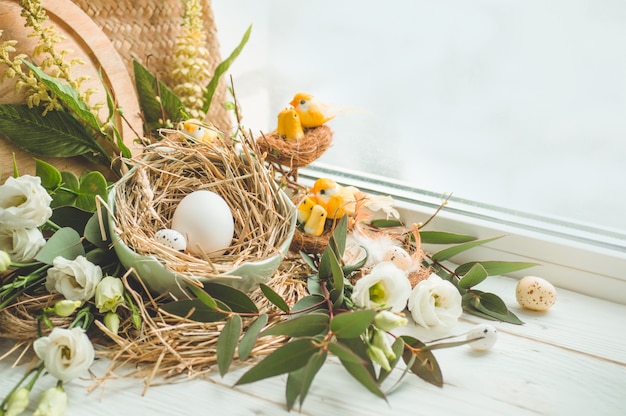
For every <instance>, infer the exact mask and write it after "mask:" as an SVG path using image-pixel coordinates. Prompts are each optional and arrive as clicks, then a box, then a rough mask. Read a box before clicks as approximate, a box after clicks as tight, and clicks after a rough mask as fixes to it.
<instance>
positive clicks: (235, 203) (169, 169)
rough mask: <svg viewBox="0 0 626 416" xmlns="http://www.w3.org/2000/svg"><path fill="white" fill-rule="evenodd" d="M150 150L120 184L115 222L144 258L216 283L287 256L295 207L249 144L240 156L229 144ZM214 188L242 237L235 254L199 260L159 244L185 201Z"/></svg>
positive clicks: (172, 144)
mask: <svg viewBox="0 0 626 416" xmlns="http://www.w3.org/2000/svg"><path fill="white" fill-rule="evenodd" d="M164 137H165V138H164V140H162V141H160V142H158V143H157V144H155V145H152V146H148V147H147V148H146V151H145V153H144V155H143V157H140V158H137V159H135V160H133V161H132V164H133V165H134V168H133V169H132V170H131V171H130V172H129V174H127V175H126V176H125V177H124V178H122V179H121V180H120V181H118V182H117V183H116V189H115V221H116V228H117V230H116V231H117V232H118V234H119V236H120V238H121V240H122V241H123V242H124V243H125V244H126V245H127V246H128V247H129V248H130V249H131V250H133V251H135V252H136V253H137V254H140V255H145V256H154V257H156V258H157V259H158V260H159V262H161V263H162V264H163V265H164V266H165V267H166V268H168V269H170V270H171V271H173V272H174V273H183V274H188V275H194V276H204V277H213V276H217V275H218V274H221V273H225V272H228V271H230V270H232V269H234V268H236V267H238V266H240V265H242V264H244V263H247V262H254V261H260V260H264V259H266V258H269V257H271V256H275V255H277V254H278V253H280V250H279V246H280V245H281V244H283V243H284V242H285V241H286V240H287V239H288V238H289V235H290V231H291V230H290V227H291V222H292V218H293V217H292V216H293V215H295V212H294V207H293V204H291V202H290V201H289V200H288V198H284V197H283V196H282V195H281V193H282V191H280V189H279V188H278V185H277V184H276V182H275V181H274V180H273V178H272V177H271V176H270V174H269V172H268V171H267V169H266V168H265V166H264V164H263V160H262V159H260V158H259V157H258V154H259V153H260V152H259V151H258V149H256V148H255V147H254V143H250V141H249V140H248V139H247V138H244V143H242V145H243V151H242V152H241V153H238V152H237V151H236V150H235V148H234V147H233V146H232V145H230V144H224V143H223V142H221V141H220V142H214V143H209V144H207V143H195V142H181V141H180V139H179V138H178V136H177V134H176V133H173V134H172V138H173V140H169V139H168V137H167V135H164ZM198 190H209V191H212V192H215V193H216V194H218V195H219V196H221V197H222V198H223V199H224V200H225V201H226V203H227V204H228V206H229V208H230V210H231V212H232V214H233V218H234V225H235V230H234V236H233V240H232V243H231V245H230V246H229V247H228V248H227V250H226V251H225V252H224V253H223V254H221V255H216V256H211V257H210V258H209V256H208V255H207V256H205V257H204V258H199V257H197V256H194V255H192V254H190V253H188V252H179V251H176V250H174V249H171V248H169V247H166V246H164V245H162V244H157V243H156V242H155V234H156V232H157V231H159V230H161V229H164V228H171V219H172V217H173V215H174V211H175V209H176V207H177V206H178V204H179V202H180V201H181V200H182V199H183V198H184V197H185V196H186V195H188V194H190V193H191V192H194V191H198Z"/></svg>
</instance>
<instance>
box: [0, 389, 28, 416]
mask: <svg viewBox="0 0 626 416" xmlns="http://www.w3.org/2000/svg"><path fill="white" fill-rule="evenodd" d="M29 395H30V391H29V390H28V389H27V388H26V387H22V388H19V389H17V390H15V391H14V392H13V393H12V394H11V396H9V401H8V402H7V410H6V411H5V412H4V413H3V415H4V416H17V415H19V414H21V413H22V412H23V411H24V410H26V408H27V407H28V401H29V397H28V396H29Z"/></svg>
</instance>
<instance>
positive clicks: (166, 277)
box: [107, 186, 296, 297]
mask: <svg viewBox="0 0 626 416" xmlns="http://www.w3.org/2000/svg"><path fill="white" fill-rule="evenodd" d="M115 190H116V187H115V186H113V187H112V188H111V190H110V191H109V196H108V201H107V202H108V206H109V209H110V210H111V213H112V214H113V215H109V218H108V223H109V229H110V232H111V240H112V242H113V248H114V250H115V253H116V254H117V256H118V258H119V260H120V262H121V263H122V264H123V265H124V267H126V268H127V269H130V268H134V269H135V270H136V271H137V274H138V275H139V276H140V278H141V280H142V281H143V282H144V283H145V284H146V286H147V287H148V288H149V289H150V291H152V292H154V293H156V294H164V293H168V292H169V293H171V294H172V295H174V296H176V297H180V296H181V295H182V296H184V295H185V294H186V293H187V294H188V292H187V291H185V287H186V285H187V283H186V282H185V279H194V280H197V281H200V282H209V281H210V282H219V283H225V284H228V285H230V286H232V287H235V288H236V289H239V290H242V291H245V292H250V291H252V290H254V289H255V288H257V287H258V285H259V283H262V282H265V281H267V280H268V279H269V278H270V277H271V276H272V275H273V274H274V273H275V272H276V270H277V269H278V267H279V266H280V264H281V262H282V261H283V255H284V254H286V253H287V251H288V250H289V245H290V244H291V240H292V238H293V234H294V230H295V228H296V215H295V206H294V204H293V202H291V200H290V199H289V197H288V196H287V194H285V193H284V192H283V191H282V190H278V195H279V197H280V198H282V199H283V202H284V203H285V206H286V207H289V209H290V210H291V212H290V213H288V215H287V216H288V218H289V219H290V225H289V231H288V233H287V235H286V237H285V239H284V241H283V242H282V243H281V244H280V246H279V247H277V248H278V251H279V253H277V254H275V255H273V256H270V257H267V258H265V259H262V260H258V261H250V262H247V263H243V264H241V265H239V266H237V267H235V268H234V269H232V270H230V271H229V272H227V273H222V274H220V275H218V276H228V277H224V278H220V277H203V276H192V275H188V274H181V273H177V272H174V271H172V270H170V269H168V268H167V267H165V266H164V265H163V264H162V263H161V262H160V261H159V260H158V259H157V258H156V257H155V256H152V255H140V254H138V253H136V252H135V251H133V250H132V249H131V248H130V247H128V245H126V243H124V241H122V239H121V238H120V236H119V234H118V233H117V231H116V224H115V218H114V215H115Z"/></svg>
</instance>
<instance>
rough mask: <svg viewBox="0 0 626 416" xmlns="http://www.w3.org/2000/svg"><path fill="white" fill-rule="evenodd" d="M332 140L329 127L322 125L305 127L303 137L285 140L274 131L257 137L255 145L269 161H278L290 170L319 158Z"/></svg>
mask: <svg viewBox="0 0 626 416" xmlns="http://www.w3.org/2000/svg"><path fill="white" fill-rule="evenodd" d="M332 141H333V132H332V130H331V129H330V127H328V126H326V125H322V126H319V127H313V128H309V129H305V131H304V138H302V139H301V140H297V141H287V140H285V139H283V138H282V137H280V136H279V134H278V133H277V132H276V131H273V132H271V133H270V134H267V135H262V136H261V137H259V138H257V145H258V146H259V149H261V151H262V152H263V153H265V154H266V156H265V159H266V160H267V161H268V162H270V163H278V164H280V165H282V166H286V167H288V168H290V169H291V170H294V169H297V168H301V167H304V166H307V165H309V164H311V163H312V162H314V161H315V160H317V159H319V157H320V156H322V154H323V153H324V152H325V151H326V150H328V148H329V147H330V145H331V144H332Z"/></svg>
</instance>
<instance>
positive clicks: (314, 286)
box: [307, 274, 324, 296]
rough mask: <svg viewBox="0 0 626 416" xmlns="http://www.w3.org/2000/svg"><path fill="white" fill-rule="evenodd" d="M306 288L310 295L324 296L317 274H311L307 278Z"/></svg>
mask: <svg viewBox="0 0 626 416" xmlns="http://www.w3.org/2000/svg"><path fill="white" fill-rule="evenodd" d="M307 289H308V290H309V293H310V294H311V295H320V296H324V290H323V289H322V285H321V284H320V277H319V275H316V274H315V275H312V276H310V277H309V278H308V279H307Z"/></svg>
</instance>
